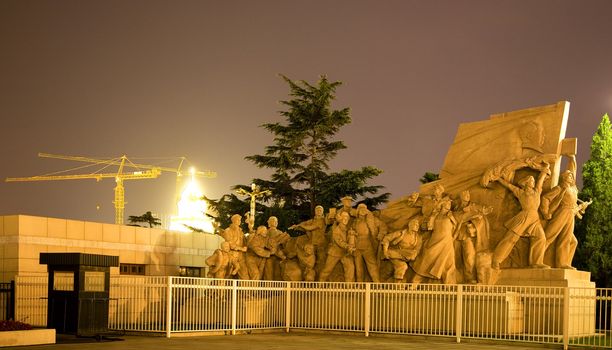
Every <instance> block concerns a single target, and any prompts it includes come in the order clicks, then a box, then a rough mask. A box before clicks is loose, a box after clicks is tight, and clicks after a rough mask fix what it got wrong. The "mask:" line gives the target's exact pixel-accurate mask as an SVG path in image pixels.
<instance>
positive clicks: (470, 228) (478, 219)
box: [454, 190, 493, 283]
mask: <svg viewBox="0 0 612 350" xmlns="http://www.w3.org/2000/svg"><path fill="white" fill-rule="evenodd" d="M492 210H493V208H492V207H485V206H482V205H478V204H475V203H473V202H472V201H471V195H470V191H468V190H465V191H463V192H461V194H460V195H459V202H458V203H457V205H456V208H455V210H454V215H455V217H456V218H457V219H458V220H459V222H460V223H459V226H458V228H457V232H456V237H457V241H459V242H460V244H461V258H462V262H463V278H464V281H465V282H466V283H476V282H478V281H479V280H478V278H477V271H476V259H477V257H478V256H481V257H482V255H483V254H489V222H488V220H487V218H486V216H487V215H488V214H490V213H491V211H492ZM479 265H480V264H479ZM489 267H490V264H489ZM480 282H481V283H483V282H484V281H480Z"/></svg>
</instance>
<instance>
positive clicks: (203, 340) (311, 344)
mask: <svg viewBox="0 0 612 350" xmlns="http://www.w3.org/2000/svg"><path fill="white" fill-rule="evenodd" d="M116 338H119V339H121V340H115V341H108V340H104V341H102V342H96V341H95V340H93V339H89V338H74V337H70V336H64V335H60V336H58V341H59V342H58V343H57V344H54V345H37V346H22V347H15V348H12V349H21V350H26V349H27V350H38V349H40V350H56V349H58V350H59V349H74V350H118V349H121V350H132V349H133V350H162V349H163V350H194V349H206V350H277V349H278V350H319V349H321V350H328V349H329V350H331V349H333V350H358V349H375V350H392V349H393V350H395V349H401V350H432V349H442V350H450V349H465V350H468V349H469V350H485V349H497V350H528V349H540V350H542V349H551V348H552V349H562V346H561V345H557V346H554V347H552V346H550V345H538V344H529V343H512V344H509V343H483V342H479V341H470V340H462V342H461V343H459V344H458V343H456V342H454V340H453V339H451V338H436V337H419V336H384V335H371V336H370V337H365V336H363V335H352V334H324V333H311V332H308V333H306V332H299V331H296V332H294V331H292V332H291V333H260V334H242V335H235V336H230V335H211V336H201V337H173V338H164V337H153V336H132V335H130V336H127V335H126V336H118V337H116ZM4 349H11V348H4Z"/></svg>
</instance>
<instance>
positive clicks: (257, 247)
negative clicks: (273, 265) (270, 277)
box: [246, 226, 272, 280]
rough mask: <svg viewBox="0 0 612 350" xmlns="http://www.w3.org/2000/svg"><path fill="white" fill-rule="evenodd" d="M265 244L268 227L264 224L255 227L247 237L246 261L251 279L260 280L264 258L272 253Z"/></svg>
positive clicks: (264, 263)
mask: <svg viewBox="0 0 612 350" xmlns="http://www.w3.org/2000/svg"><path fill="white" fill-rule="evenodd" d="M267 244H268V229H267V228H266V227H265V226H259V227H257V230H255V233H254V234H252V235H249V238H248V239H247V247H248V248H249V249H248V250H247V253H246V262H247V268H248V270H249V276H250V277H251V279H252V280H261V279H262V278H263V272H264V267H265V265H266V260H268V258H270V255H272V252H271V251H270V250H269V249H268V248H267Z"/></svg>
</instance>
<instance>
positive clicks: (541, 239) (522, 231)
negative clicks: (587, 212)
mask: <svg viewBox="0 0 612 350" xmlns="http://www.w3.org/2000/svg"><path fill="white" fill-rule="evenodd" d="M547 175H550V166H549V164H548V163H545V166H544V167H543V168H542V169H541V170H540V175H539V176H538V181H537V183H536V181H535V179H534V178H533V176H527V177H526V178H524V179H522V180H521V181H519V186H521V187H520V188H519V187H516V186H514V185H513V184H511V183H509V182H507V181H506V180H504V179H503V178H499V179H497V181H498V182H499V183H500V184H502V185H503V186H504V187H506V188H507V189H508V190H510V192H512V194H514V196H515V197H516V198H517V199H518V200H519V203H520V204H521V211H520V212H518V214H516V215H515V216H514V217H513V218H511V219H510V220H508V221H506V223H505V224H504V226H506V229H507V231H506V234H505V235H504V237H503V238H502V240H501V241H500V242H499V243H498V244H497V247H496V248H495V252H494V253H493V260H492V262H491V267H492V268H494V269H499V266H500V264H501V263H502V262H503V261H504V260H505V259H506V258H507V257H508V255H509V254H510V251H511V250H512V248H513V247H514V245H515V244H516V242H518V240H519V239H520V238H521V237H529V239H530V248H529V265H530V267H532V268H540V269H542V268H549V266H548V265H545V264H544V251H545V249H546V236H545V234H544V229H543V228H542V225H541V224H540V216H539V215H538V208H539V207H540V196H541V194H542V186H543V184H544V180H545V179H546V176H547Z"/></svg>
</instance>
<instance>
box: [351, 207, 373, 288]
mask: <svg viewBox="0 0 612 350" xmlns="http://www.w3.org/2000/svg"><path fill="white" fill-rule="evenodd" d="M375 219H376V218H375V217H374V215H373V214H372V213H371V212H370V211H369V210H368V208H367V207H366V205H365V204H363V203H361V204H359V205H358V206H357V217H356V218H355V219H353V223H352V229H353V230H354V231H355V233H356V236H355V253H353V256H354V257H355V271H356V274H357V282H364V281H365V269H364V263H365V266H366V268H367V270H368V273H369V274H370V278H371V279H372V282H380V277H379V273H378V267H379V266H378V257H377V256H376V247H378V241H377V236H378V228H377V227H376V223H375V221H374V220H375Z"/></svg>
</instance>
